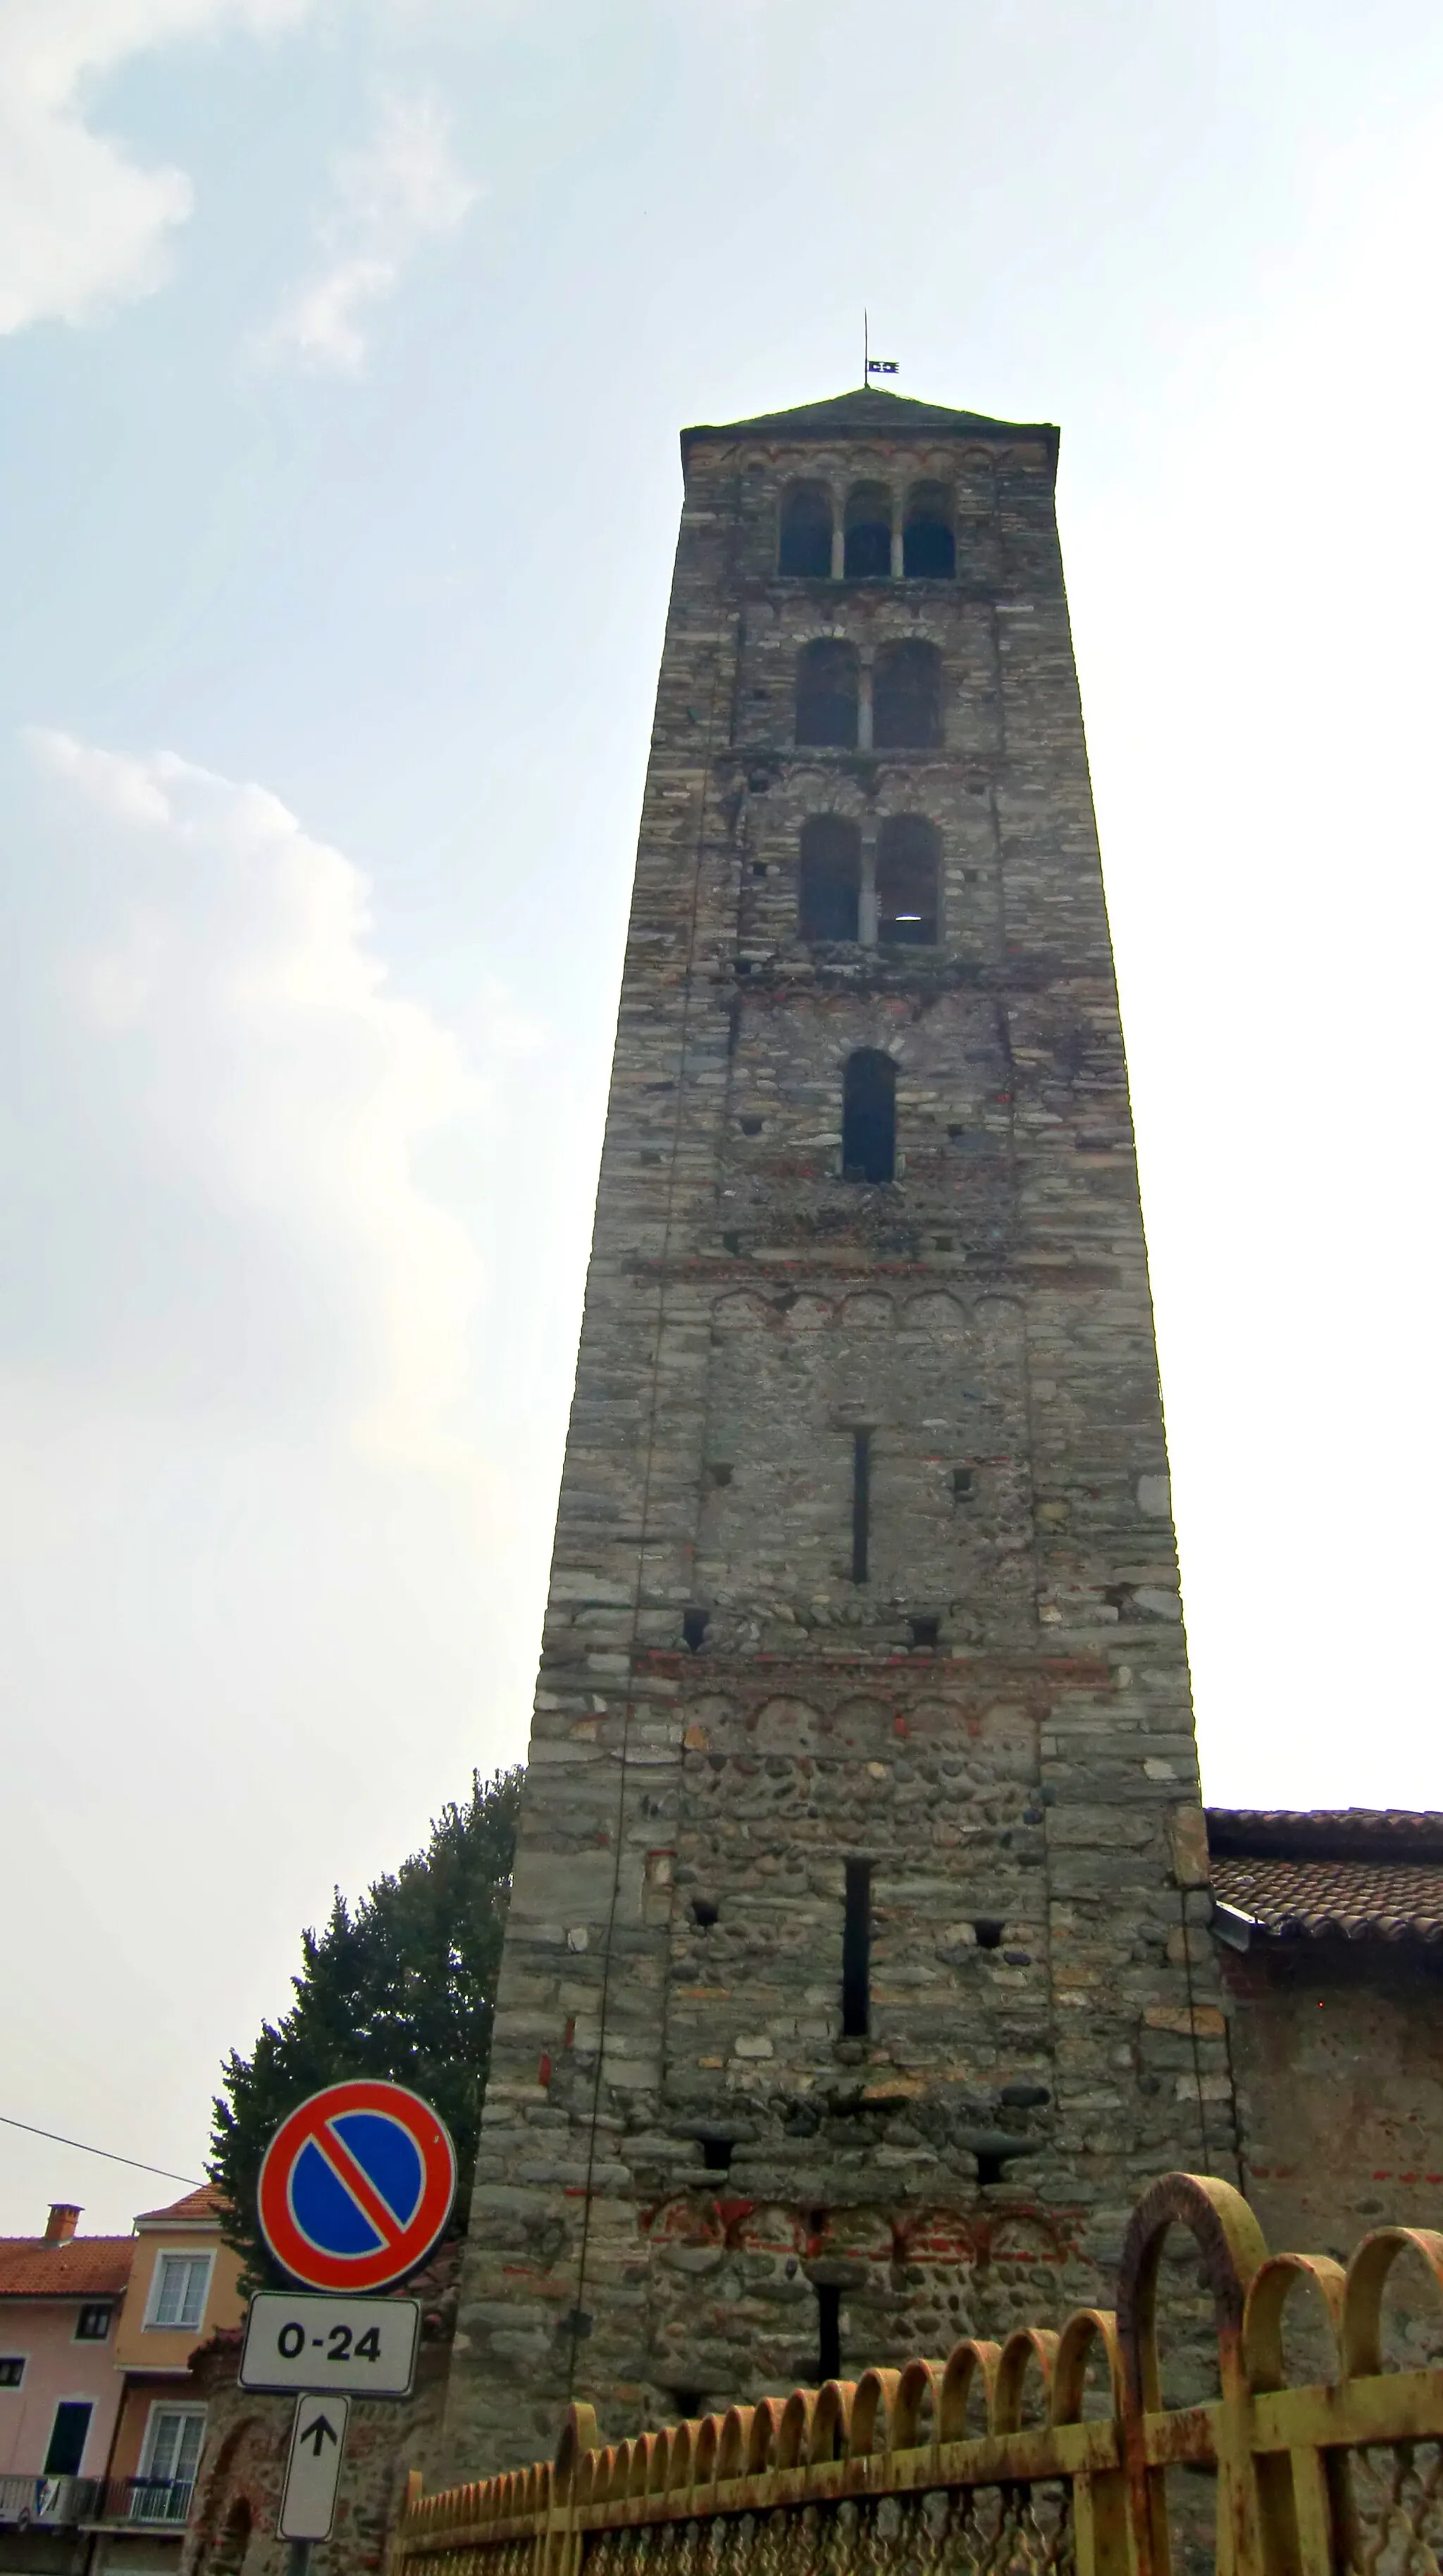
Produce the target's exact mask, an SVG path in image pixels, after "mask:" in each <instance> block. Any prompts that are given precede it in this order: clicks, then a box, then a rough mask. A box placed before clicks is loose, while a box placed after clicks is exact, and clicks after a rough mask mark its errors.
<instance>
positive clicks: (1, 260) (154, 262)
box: [0, 0, 310, 332]
mask: <svg viewBox="0 0 1443 2576" xmlns="http://www.w3.org/2000/svg"><path fill="white" fill-rule="evenodd" d="M309 6H310V0H0V331H6V332H9V331H19V330H23V329H24V328H25V326H26V324H27V323H31V322H36V321H41V320H43V319H46V318H54V319H58V320H60V321H64V322H86V321H89V320H91V319H92V318H94V316H95V315H96V314H98V313H100V312H103V311H104V310H105V309H106V308H107V307H109V306H110V305H112V304H114V303H116V302H121V301H124V300H126V299H128V298H131V297H134V296H138V295H144V294H146V293H148V292H149V291H150V289H151V288H153V287H154V286H155V285H156V284H157V283H158V282H159V279H160V278H161V276H162V275H163V273H164V266H165V253H166V247H167V244H168V242H169V239H170V236H171V235H172V233H173V232H174V231H175V228H176V226H177V225H179V224H183V223H184V222H185V221H186V219H187V217H188V215H189V213H190V210H191V184H190V181H189V179H188V178H187V177H186V175H185V173H184V172H183V171H181V170H176V169H171V168H166V167H146V166H145V165H144V164H142V163H141V162H139V161H136V160H135V159H133V158H132V157H131V155H130V154H129V153H128V152H127V151H126V150H125V148H124V147H123V145H121V144H119V143H117V142H116V141H114V140H113V139H112V138H111V137H109V136H107V135H106V134H105V133H104V132H102V131H100V130H99V129H98V128H97V126H96V124H95V123H94V122H93V118H92V112H91V108H90V102H91V99H92V97H93V93H94V91H95V88H96V85H97V83H99V82H100V81H101V80H102V79H103V78H104V76H105V75H106V74H107V73H109V72H112V71H114V70H115V69H116V68H117V67H118V65H120V64H121V63H123V62H125V61H126V60H127V59H129V57H131V56H132V55H134V54H137V53H141V52H144V51H147V50H148V49H150V48H152V47H154V46H156V45H160V44H165V43H169V42H171V41H173V40H175V39H177V38H180V37H187V36H190V37H194V36H200V35H204V34H207V33H210V32H213V31H216V30H219V29H221V28H224V27H228V26H232V27H242V28H247V29H250V30H252V31H254V32H256V33H260V32H263V31H265V30H267V29H270V28H277V27H281V26H285V25H289V24H291V23H293V22H294V21H295V20H296V19H298V18H300V17H302V16H304V14H305V12H306V10H307V9H308V7H309Z"/></svg>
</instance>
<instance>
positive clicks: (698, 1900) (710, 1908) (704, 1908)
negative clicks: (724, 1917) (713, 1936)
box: [691, 1896, 721, 1932]
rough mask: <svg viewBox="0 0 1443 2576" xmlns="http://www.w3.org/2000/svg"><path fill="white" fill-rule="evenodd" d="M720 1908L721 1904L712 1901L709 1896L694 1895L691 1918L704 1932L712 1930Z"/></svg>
mask: <svg viewBox="0 0 1443 2576" xmlns="http://www.w3.org/2000/svg"><path fill="white" fill-rule="evenodd" d="M720 1910H721V1909H720V1907H719V1906H716V1905H714V1904H713V1903H712V1900H711V1898H710V1897H709V1896H694V1897H693V1898H692V1900H691V1919H692V1921H693V1923H695V1924H698V1925H699V1926H700V1928H701V1930H702V1931H703V1932H709V1931H710V1930H711V1927H712V1925H713V1924H714V1923H715V1921H716V1920H717V1916H718V1914H719V1913H720Z"/></svg>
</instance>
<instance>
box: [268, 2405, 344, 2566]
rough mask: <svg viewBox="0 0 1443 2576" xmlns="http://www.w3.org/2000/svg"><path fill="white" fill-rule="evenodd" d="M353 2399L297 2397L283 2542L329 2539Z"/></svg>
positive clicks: (282, 2519)
mask: <svg viewBox="0 0 1443 2576" xmlns="http://www.w3.org/2000/svg"><path fill="white" fill-rule="evenodd" d="M350 2411H351V2401H350V2399H349V2397H298V2398H297V2399H296V2420H295V2422H294V2424H293V2425H292V2427H291V2447H290V2450H289V2452H288V2454H287V2456H286V2483H285V2486H284V2488H283V2489H282V2491H281V2516H280V2521H279V2523H278V2524H277V2529H278V2531H279V2533H280V2536H281V2538H282V2540H325V2539H327V2538H328V2537H329V2535H330V2529H331V2524H332V2522H333V2520H334V2518H335V2511H336V2488H337V2485H338V2484H339V2482H340V2475H341V2453H342V2451H343V2450H344V2449H345V2447H346V2418H347V2416H348V2415H349V2414H350Z"/></svg>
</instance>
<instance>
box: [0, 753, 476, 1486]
mask: <svg viewBox="0 0 1443 2576" xmlns="http://www.w3.org/2000/svg"><path fill="white" fill-rule="evenodd" d="M33 750H34V754H35V758H36V760H37V761H38V763H39V764H40V767H41V769H42V770H43V772H44V773H45V775H46V777H47V779H48V781H49V803H50V806H51V809H52V816H53V820H54V821H55V823H56V825H57V826H58V828H57V829H56V831H55V834H54V838H53V843H52V846H51V847H50V849H49V850H48V852H47V854H46V861H45V865H44V867H43V870H37V872H36V880H37V882H41V881H43V889H44V891H43V897H34V898H32V900H30V901H29V902H28V903H27V906H26V908H25V915H24V920H23V922H22V923H20V924H19V925H18V936H17V935H14V933H13V932H12V936H11V938H10V940H9V941H8V942H7V944H6V953H5V956H4V958H3V961H0V991H3V992H4V1003H3V1010H0V1018H3V1022H4V1028H5V1031H6V1036H5V1039H4V1046H5V1049H6V1050H7V1051H10V1052H11V1053H12V1063H11V1065H10V1067H9V1069H8V1071H7V1073H6V1075H5V1078H4V1090H5V1092H6V1094H7V1096H8V1098H9V1101H10V1103H11V1107H10V1111H9V1114H8V1118H7V1119H6V1122H5V1124H6V1125H7V1126H8V1131H9V1132H8V1151H7V1154H6V1160H7V1161H8V1163H9V1166H10V1175H11V1177H10V1184H9V1186H10V1189H11V1193H12V1196H11V1206H12V1209H14V1208H15V1207H16V1206H17V1205H19V1206H21V1207H23V1208H25V1209H26V1210H27V1211H28V1216H29V1221H28V1222H27V1223H26V1224H25V1226H24V1228H23V1243H24V1250H23V1251H22V1252H21V1253H20V1254H19V1255H18V1256H17V1257H16V1258H14V1259H12V1261H11V1262H10V1263H9V1264H8V1265H7V1268H8V1276H7V1277H5V1278H4V1279H3V1280H0V1342H3V1344H4V1347H5V1348H6V1350H7V1351H8V1353H9V1354H10V1357H11V1362H12V1366H14V1365H18V1368H19V1371H20V1373H21V1374H22V1375H23V1376H25V1377H26V1378H27V1380H28V1382H29V1383H30V1384H31V1385H32V1386H34V1385H35V1384H37V1383H44V1382H46V1381H51V1382H58V1383H60V1384H62V1385H69V1386H71V1387H72V1388H73V1387H74V1386H76V1385H82V1386H84V1387H86V1388H87V1389H88V1393H89V1400H90V1401H92V1402H99V1403H102V1404H103V1403H106V1402H113V1401H120V1402H123V1403H125V1404H127V1405H129V1406H130V1407H132V1408H134V1407H140V1408H143V1409H148V1410H150V1411H152V1412H158V1413H160V1414H164V1413H165V1412H166V1411H167V1410H172V1411H173V1410H177V1409H179V1410H181V1411H183V1412H184V1413H185V1415H186V1417H187V1418H190V1419H193V1418H194V1417H195V1416H196V1415H197V1414H199V1415H201V1416H202V1417H204V1416H206V1415H219V1416H221V1417H223V1418H224V1419H225V1420H226V1421H227V1422H228V1423H229V1424H230V1425H231V1426H232V1427H233V1426H234V1424H235V1423H236V1422H237V1420H241V1421H245V1422H254V1421H256V1420H263V1419H265V1418H271V1419H275V1420H284V1421H287V1422H295V1421H304V1420H306V1419H313V1418H314V1417H315V1415H316V1413H317V1410H318V1409H319V1411H320V1413H321V1414H322V1415H323V1416H325V1417H326V1419H327V1420H329V1421H330V1422H331V1423H332V1424H333V1426H334V1427H335V1428H336V1429H337V1430H338V1432H339V1434H340V1436H341V1438H342V1441H343V1443H347V1442H348V1443H350V1444H351V1445H352V1447H353V1449H355V1450H359V1451H361V1452H363V1453H366V1454H369V1455H372V1456H377V1457H382V1458H387V1457H388V1458H391V1459H393V1460H394V1459H399V1460H403V1461H405V1462H407V1463H409V1464H413V1465H414V1464H428V1463H430V1464H444V1463H445V1462H447V1461H448V1460H450V1459H453V1458H454V1457H455V1456H456V1455H457V1454H459V1447H458V1444H459V1434H458V1429H457V1425H458V1421H459V1418H460V1408H461V1407H462V1404H463V1399H464V1394H465V1388H466V1381H467V1375H468V1366H469V1339H470V1332H471V1326H472V1317H473V1311H474V1308H475V1304H476V1300H477V1294H478V1289H479V1285H480V1273H479V1264H478V1259H477V1255H476V1252H475V1250H474V1247H473V1245H472V1242H471V1239H470V1236H469V1234H468V1233H467V1231H466V1229H465V1227H464V1226H463V1224H462V1223H461V1221H460V1220H459V1218H458V1216H457V1215H456V1213H455V1212H454V1211H453V1210H451V1209H449V1208H448V1207H447V1206H445V1205H444V1204H442V1203H441V1202H440V1201H438V1199H437V1197H436V1196H435V1195H434V1194H433V1193H432V1192H431V1191H430V1190H429V1189H428V1188H427V1186H426V1185H425V1182H424V1178H423V1176H422V1171H421V1164H422V1160H423V1157H424V1154H425V1152H426V1150H427V1147H428V1143H429V1141H430V1140H432V1139H434V1138H435V1137H436V1136H437V1135H438V1133H439V1132H441V1131H443V1130H455V1129H456V1128H457V1127H458V1126H459V1127H460V1128H461V1129H463V1130H464V1129H465V1128H466V1126H467V1125H468V1123H469V1124H470V1125H471V1126H473V1127H474V1126H476V1125H477V1124H478V1123H479V1120H480V1114H481V1111H482V1108H483V1103H484V1099H485V1086H484V1084H483V1082H482V1080H481V1078H480V1076H479V1074H478V1073H477V1071H476V1070H475V1068H474V1067H473V1066H472V1065H471V1064H470V1063H468V1061H467V1060H466V1057H465V1055H464V1054H463V1051H462V1049H461V1047H460V1045H459V1043H458V1042H457V1040H456V1038H455V1037H454V1036H453V1035H452V1034H451V1033H450V1032H449V1031H448V1030H446V1029H445V1028H444V1027H442V1026H441V1025H440V1024H439V1023H438V1022H437V1021H436V1020H435V1019H434V1017H432V1016H431V1015H430V1014H429V1013H428V1012H427V1011H426V1010H425V1009H423V1008H422V1007H420V1006H419V1005H418V1004H416V1003H415V1002H413V1001H410V1000H407V999H406V998H405V997H404V996H402V995H400V994H398V993H397V992H396V991H395V990H394V989H393V987H392V985H391V983H390V981H389V979H388V976H387V972H386V969H385V966H384V964H383V962H382V960H381V959H380V957H379V956H378V954H377V952H376V948H375V944H374V938H373V932H372V923H371V916H370V908H369V903H368V897H367V888H366V882H365V879H364V877H363V876H362V874H361V872H360V871H359V870H358V869H357V868H356V867H355V866H354V865H353V864H352V863H351V861H349V860H348V859H347V858H345V857H344V856H343V855H342V853H341V852H340V851H339V850H336V849H333V848H330V847H328V846H327V845H326V844H325V843H324V842H322V841H319V840H317V839H315V838H313V837H312V836H311V835H310V834H309V833H307V832H305V831H304V830H303V829H302V827H301V825H300V824H299V823H298V821H297V820H296V817H295V816H294V815H293V814H291V813H290V812H288V810H287V809H286V807H285V806H284V805H283V804H282V803H281V802H280V801H279V799H278V798H276V797H275V796H273V795H270V794H269V793H267V791H266V790H265V789H263V788H260V787H256V786H247V785H241V784H236V783H235V782H233V781H231V780H229V779H226V778H220V777H216V776H214V775H212V774H211V773H210V772H208V771H206V770H204V769H200V768H196V767H194V766H193V765H192V764H190V763H189V762H187V761H184V760H182V759H179V758H177V757H176V756H175V755H174V754H173V753H166V752H163V753H160V754H157V755H156V756H154V757H152V758H148V759H143V760H142V759H131V758H125V757H121V756H118V755H117V754H115V753H112V752H108V751H104V750H99V749H96V748H94V747H93V746H89V745H86V744H82V743H79V742H76V741H74V740H73V739H71V738H70V737H69V736H66V735H63V734H57V733H48V734H37V735H36V736H35V737H34V738H33ZM5 988H8V990H6V989H5ZM497 1017H498V1020H500V1022H501V1024H502V1041H503V1045H504V1046H508V1047H509V1045H510V1044H511V1043H512V1039H511V1033H510V1031H509V1029H508V1028H507V1026H506V1012H505V1004H504V999H503V998H502V997H498V1000H497Z"/></svg>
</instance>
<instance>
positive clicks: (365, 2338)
mask: <svg viewBox="0 0 1443 2576" xmlns="http://www.w3.org/2000/svg"><path fill="white" fill-rule="evenodd" d="M420 2338H421V2302H420V2300H419V2299H358V2298H354V2297H344V2296H343V2297H340V2298H335V2297H325V2296H322V2297H312V2296H310V2295H308V2293H307V2292H305V2291H304V2290H261V2291H258V2292H257V2294H256V2296H255V2298H253V2299H252V2301H251V2307H250V2315H249V2317H248V2318H247V2320H246V2339H245V2347H244V2350H243V2351H242V2353H241V2366H240V2384H241V2386H242V2388H249V2389H254V2390H257V2391H259V2390H261V2389H272V2390H274V2389H288V2388H289V2389H337V2390H344V2391H345V2392H346V2393H347V2394H348V2395H350V2396H354V2397H409V2395H410V2393H411V2383H412V2381H413V2379H414V2378H415V2375H416V2346H417V2344H418V2343H419V2341H420Z"/></svg>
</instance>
